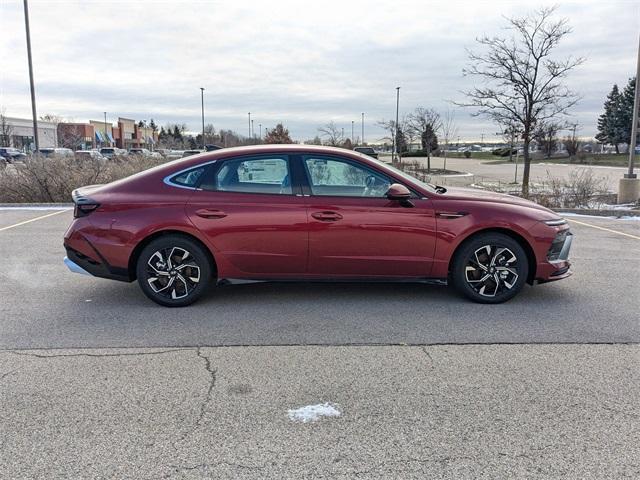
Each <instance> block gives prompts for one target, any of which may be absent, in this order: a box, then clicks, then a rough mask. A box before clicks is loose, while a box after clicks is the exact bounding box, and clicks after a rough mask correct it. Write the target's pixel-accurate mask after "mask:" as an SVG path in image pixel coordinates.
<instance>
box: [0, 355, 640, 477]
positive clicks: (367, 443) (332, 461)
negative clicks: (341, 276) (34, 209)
mask: <svg viewBox="0 0 640 480" xmlns="http://www.w3.org/2000/svg"><path fill="white" fill-rule="evenodd" d="M66 355H69V356H66ZM639 372H640V347H638V346H637V345H626V346H610V345H596V346H593V345H591V346H582V345H581V346H575V345H574V346H568V345H546V346H542V345H537V346H533V345H532V346H504V345H502V346H496V345H494V346H430V347H422V348H421V347H399V346H395V347H259V348H258V347H226V348H225V347H219V348H202V349H199V350H197V349H182V350H169V351H164V352H162V351H157V350H89V351H77V350H74V351H56V352H51V351H39V352H25V351H21V352H18V353H11V352H0V382H1V383H0V446H1V448H0V478H7V479H8V478H11V479H14V478H24V479H46V480H52V479H67V478H86V479H88V478H96V479H98V478H100V479H106V478H118V479H136V480H141V479H160V478H171V479H195V478H208V479H216V480H219V479H235V478H247V479H265V478H274V479H305V478H313V479H316V478H334V479H351V478H364V479H379V478H402V479H413V478H416V479H424V478H430V479H431V478H433V479H439V478H448V479H461V478H464V479H471V478H474V479H475V478H479V479H481V478H484V479H495V478H532V479H550V478H554V479H560V478H567V479H575V478H581V479H604V478H612V479H621V478H640V463H639V461H638V459H639V458H640V420H639V419H640V404H639V403H638V401H637V399H638V397H639V396H640V374H639ZM324 402H330V403H331V406H332V407H333V408H335V409H336V410H337V411H338V412H340V416H338V417H331V418H320V419H319V420H318V421H316V422H313V423H304V424H303V423H297V422H294V421H292V420H290V419H289V418H288V415H287V413H288V410H289V409H298V408H300V407H304V406H308V405H315V404H319V403H324Z"/></svg>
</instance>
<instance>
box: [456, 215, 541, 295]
mask: <svg viewBox="0 0 640 480" xmlns="http://www.w3.org/2000/svg"><path fill="white" fill-rule="evenodd" d="M484 233H501V234H503V235H506V236H508V237H511V238H512V239H513V240H515V241H516V242H518V244H519V245H520V246H521V247H522V249H523V250H524V253H525V254H526V255H527V263H528V265H529V273H528V275H527V283H529V284H533V282H534V280H535V278H536V268H537V261H536V254H535V252H534V250H533V247H532V246H531V244H530V243H529V241H528V240H527V239H526V238H525V237H523V236H522V235H520V234H519V233H518V232H516V231H514V230H510V229H508V228H500V227H492V228H483V229H481V230H476V231H474V232H471V233H469V235H467V236H466V237H465V238H464V239H463V240H462V241H461V242H460V243H459V244H458V246H457V247H456V249H455V250H454V251H453V254H452V255H451V258H450V259H449V267H448V271H449V272H451V268H452V266H453V262H454V259H455V258H456V255H457V254H458V252H459V251H460V250H461V249H462V248H463V247H464V245H466V243H467V242H469V241H470V240H471V239H472V238H474V237H476V236H477V235H480V234H484Z"/></svg>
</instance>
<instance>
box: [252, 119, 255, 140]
mask: <svg viewBox="0 0 640 480" xmlns="http://www.w3.org/2000/svg"><path fill="white" fill-rule="evenodd" d="M251 138H252V139H254V138H256V134H255V130H254V129H253V120H251Z"/></svg>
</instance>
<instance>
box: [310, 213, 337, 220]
mask: <svg viewBox="0 0 640 480" xmlns="http://www.w3.org/2000/svg"><path fill="white" fill-rule="evenodd" d="M311 216H312V217H313V218H315V219H316V220H320V221H322V222H335V221H336V220H340V219H341V218H342V215H340V214H339V213H338V212H313V213H312V214H311Z"/></svg>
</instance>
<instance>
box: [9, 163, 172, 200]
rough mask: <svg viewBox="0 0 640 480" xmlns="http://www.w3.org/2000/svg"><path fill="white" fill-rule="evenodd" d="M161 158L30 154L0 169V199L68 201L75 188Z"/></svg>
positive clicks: (123, 174) (134, 170)
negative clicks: (105, 158)
mask: <svg viewBox="0 0 640 480" xmlns="http://www.w3.org/2000/svg"><path fill="white" fill-rule="evenodd" d="M165 161H166V160H164V159H158V158H149V157H141V156H132V157H115V158H114V159H112V160H106V161H104V160H96V159H90V160H89V159H82V160H79V159H76V158H73V157H71V158H69V157H59V156H53V157H42V156H39V155H37V156H32V157H29V158H27V160H25V162H24V164H20V163H16V164H14V165H11V166H8V167H7V168H5V169H0V202H6V203H12V202H25V203H40V202H70V201H71V192H72V191H73V190H74V189H76V188H78V187H82V186H84V185H94V184H103V183H109V182H113V181H114V180H118V179H120V178H124V177H128V176H129V175H133V174H134V173H137V172H140V171H142V170H146V169H148V168H151V167H154V166H156V165H159V164H161V163H164V162H165Z"/></svg>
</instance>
